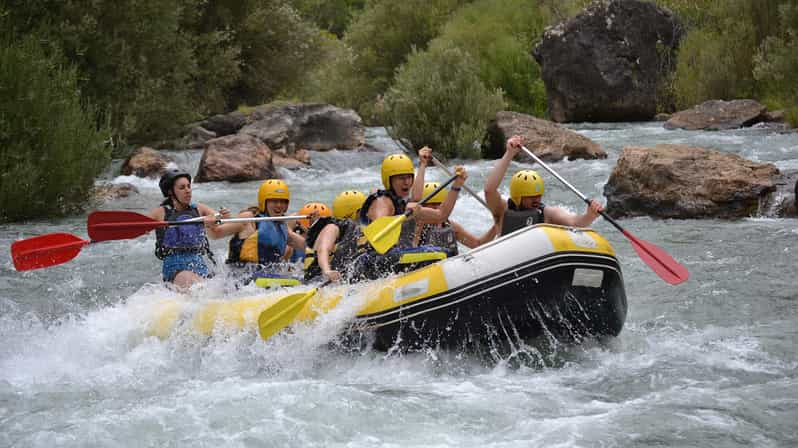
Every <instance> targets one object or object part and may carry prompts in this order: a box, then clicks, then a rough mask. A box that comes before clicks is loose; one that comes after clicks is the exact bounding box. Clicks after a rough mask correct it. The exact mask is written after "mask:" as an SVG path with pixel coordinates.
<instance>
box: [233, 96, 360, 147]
mask: <svg viewBox="0 0 798 448" xmlns="http://www.w3.org/2000/svg"><path fill="white" fill-rule="evenodd" d="M239 133H241V134H247V135H251V136H253V137H257V138H258V139H260V140H261V141H263V142H264V143H266V144H267V145H268V146H269V147H270V148H274V149H278V148H282V147H287V146H288V145H289V144H292V143H293V144H294V145H296V147H297V148H304V149H310V150H315V151H327V150H330V149H355V148H359V147H361V146H363V143H364V142H365V139H366V135H365V128H364V127H363V122H362V120H361V119H360V116H359V115H358V114H357V113H356V112H355V111H353V110H351V109H341V108H339V107H335V106H331V105H329V104H290V105H286V106H283V107H278V108H275V109H272V110H270V111H268V112H265V113H264V114H262V117H261V118H260V119H258V120H257V121H254V122H252V123H251V124H248V125H246V126H244V127H243V128H241V130H240V131H239Z"/></svg>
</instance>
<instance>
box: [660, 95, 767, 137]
mask: <svg viewBox="0 0 798 448" xmlns="http://www.w3.org/2000/svg"><path fill="white" fill-rule="evenodd" d="M768 118H769V117H768V115H767V107H765V106H764V105H762V104H760V103H759V102H757V101H754V100H732V101H723V100H709V101H704V102H703V103H701V104H699V105H697V106H695V107H693V108H691V109H687V110H683V111H680V112H676V113H675V114H673V115H672V116H671V118H670V119H668V121H666V122H665V124H664V125H663V126H664V127H665V129H686V130H688V131H696V130H706V131H719V130H724V129H737V128H741V127H746V126H753V125H754V124H756V123H759V122H761V121H768Z"/></svg>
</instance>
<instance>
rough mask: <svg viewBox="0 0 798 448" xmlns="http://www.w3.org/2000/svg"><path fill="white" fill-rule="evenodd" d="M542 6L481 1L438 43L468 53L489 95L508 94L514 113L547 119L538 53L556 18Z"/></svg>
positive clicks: (527, 0) (463, 11)
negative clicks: (495, 91) (545, 32)
mask: <svg viewBox="0 0 798 448" xmlns="http://www.w3.org/2000/svg"><path fill="white" fill-rule="evenodd" d="M539 3H540V2H538V1H536V0H478V1H476V2H474V3H472V4H469V5H466V6H463V7H462V8H460V9H459V10H458V11H457V12H456V13H455V14H454V16H453V17H452V19H451V20H450V21H449V22H448V23H447V24H446V25H445V26H444V28H443V31H442V32H441V35H440V37H438V39H442V40H448V41H450V42H452V44H453V45H455V46H457V47H459V48H461V49H463V50H465V51H467V52H468V53H469V54H470V55H471V56H473V58H474V60H475V61H476V63H477V65H478V66H479V75H480V78H481V79H482V81H483V82H484V83H485V85H486V86H487V87H488V88H489V89H497V88H498V89H502V91H504V94H505V99H506V100H507V102H508V107H509V108H510V109H512V110H515V111H518V112H525V113H529V114H532V115H537V116H543V115H545V113H546V90H545V85H544V84H543V80H542V79H541V78H540V67H539V66H538V64H537V62H535V60H534V59H533V58H532V56H531V51H532V48H534V46H535V45H536V44H537V42H539V41H540V38H541V36H542V35H543V30H544V28H545V27H546V26H547V25H548V24H549V23H550V22H551V21H552V13H551V12H550V11H549V10H548V9H547V8H546V7H541V6H540V4H539Z"/></svg>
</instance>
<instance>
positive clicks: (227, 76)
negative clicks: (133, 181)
mask: <svg viewBox="0 0 798 448" xmlns="http://www.w3.org/2000/svg"><path fill="white" fill-rule="evenodd" d="M0 2H2V4H6V5H7V6H8V8H7V9H8V11H9V12H10V15H11V19H12V21H13V23H15V24H19V25H18V29H19V31H20V32H21V33H27V32H33V31H36V30H37V29H44V30H47V31H48V32H49V37H50V39H51V40H52V41H53V42H54V43H55V44H56V45H58V46H59V47H61V48H62V49H63V51H64V54H65V55H66V57H67V58H68V59H69V60H70V61H71V62H73V63H74V64H76V66H77V67H78V71H79V79H80V84H81V90H82V92H83V94H84V95H85V96H86V98H88V99H90V100H91V101H92V102H93V103H95V104H101V105H107V107H108V109H109V111H110V113H111V120H112V124H113V127H114V129H115V131H116V132H117V134H118V135H121V136H123V137H125V138H127V139H129V140H130V141H134V142H135V141H151V140H154V139H157V138H163V137H170V136H174V132H175V131H176V130H177V129H179V128H180V127H181V126H182V125H183V124H185V123H187V122H190V121H193V120H196V119H199V118H201V117H202V116H206V115H210V114H212V113H219V112H224V111H228V110H231V109H234V108H235V107H236V106H238V104H240V103H249V104H258V103H262V102H267V101H269V100H271V99H273V98H274V97H275V96H276V95H277V94H278V92H280V91H281V90H283V89H284V88H287V87H288V86H290V85H291V84H293V83H295V82H297V79H298V78H299V75H300V74H301V73H303V72H304V71H306V70H308V69H309V67H310V66H311V65H312V64H313V63H314V61H315V60H316V59H317V58H318V52H317V47H318V46H317V40H318V30H317V29H316V28H315V27H314V26H312V25H308V24H307V23H305V22H304V21H303V20H302V19H301V17H300V16H299V14H297V12H296V11H295V10H294V9H293V8H292V7H291V6H290V4H289V3H288V2H287V1H285V0H282V1H281V0H74V1H69V2H64V1H61V0H34V1H29V0H0Z"/></svg>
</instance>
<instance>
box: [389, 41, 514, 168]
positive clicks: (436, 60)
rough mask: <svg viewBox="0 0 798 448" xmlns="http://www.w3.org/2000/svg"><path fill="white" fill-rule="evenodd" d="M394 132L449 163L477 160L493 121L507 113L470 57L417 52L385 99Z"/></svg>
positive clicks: (448, 51) (444, 49)
mask: <svg viewBox="0 0 798 448" xmlns="http://www.w3.org/2000/svg"><path fill="white" fill-rule="evenodd" d="M385 104H386V110H387V112H386V113H387V117H388V120H389V123H390V125H391V126H392V127H393V129H392V132H393V133H394V134H395V136H396V137H398V138H400V139H407V140H409V141H410V142H411V143H412V145H413V146H415V147H420V146H422V145H428V146H431V147H432V148H433V149H434V150H435V151H436V152H439V153H443V154H445V155H446V156H448V157H472V158H473V157H478V156H479V155H480V154H479V145H478V142H479V141H481V140H482V138H483V137H484V135H485V129H486V128H487V124H488V121H489V120H491V119H492V118H493V117H495V115H496V112H498V111H499V110H501V109H502V108H503V107H504V102H503V100H502V94H501V92H500V91H490V90H488V89H487V88H486V87H485V86H484V85H483V84H482V81H480V79H479V74H478V69H477V65H476V64H475V62H474V60H473V58H472V57H471V56H470V55H469V54H468V53H466V52H465V51H463V50H461V49H459V48H456V47H454V46H451V45H447V44H446V43H441V44H440V45H436V46H434V47H431V48H430V49H429V50H428V51H423V52H418V51H414V52H413V53H412V54H411V55H410V57H409V58H408V61H407V63H406V64H405V65H403V66H402V67H401V68H400V69H399V70H398V72H397V75H396V82H395V84H394V85H393V86H392V87H391V88H390V90H389V91H388V94H387V95H386V97H385Z"/></svg>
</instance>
